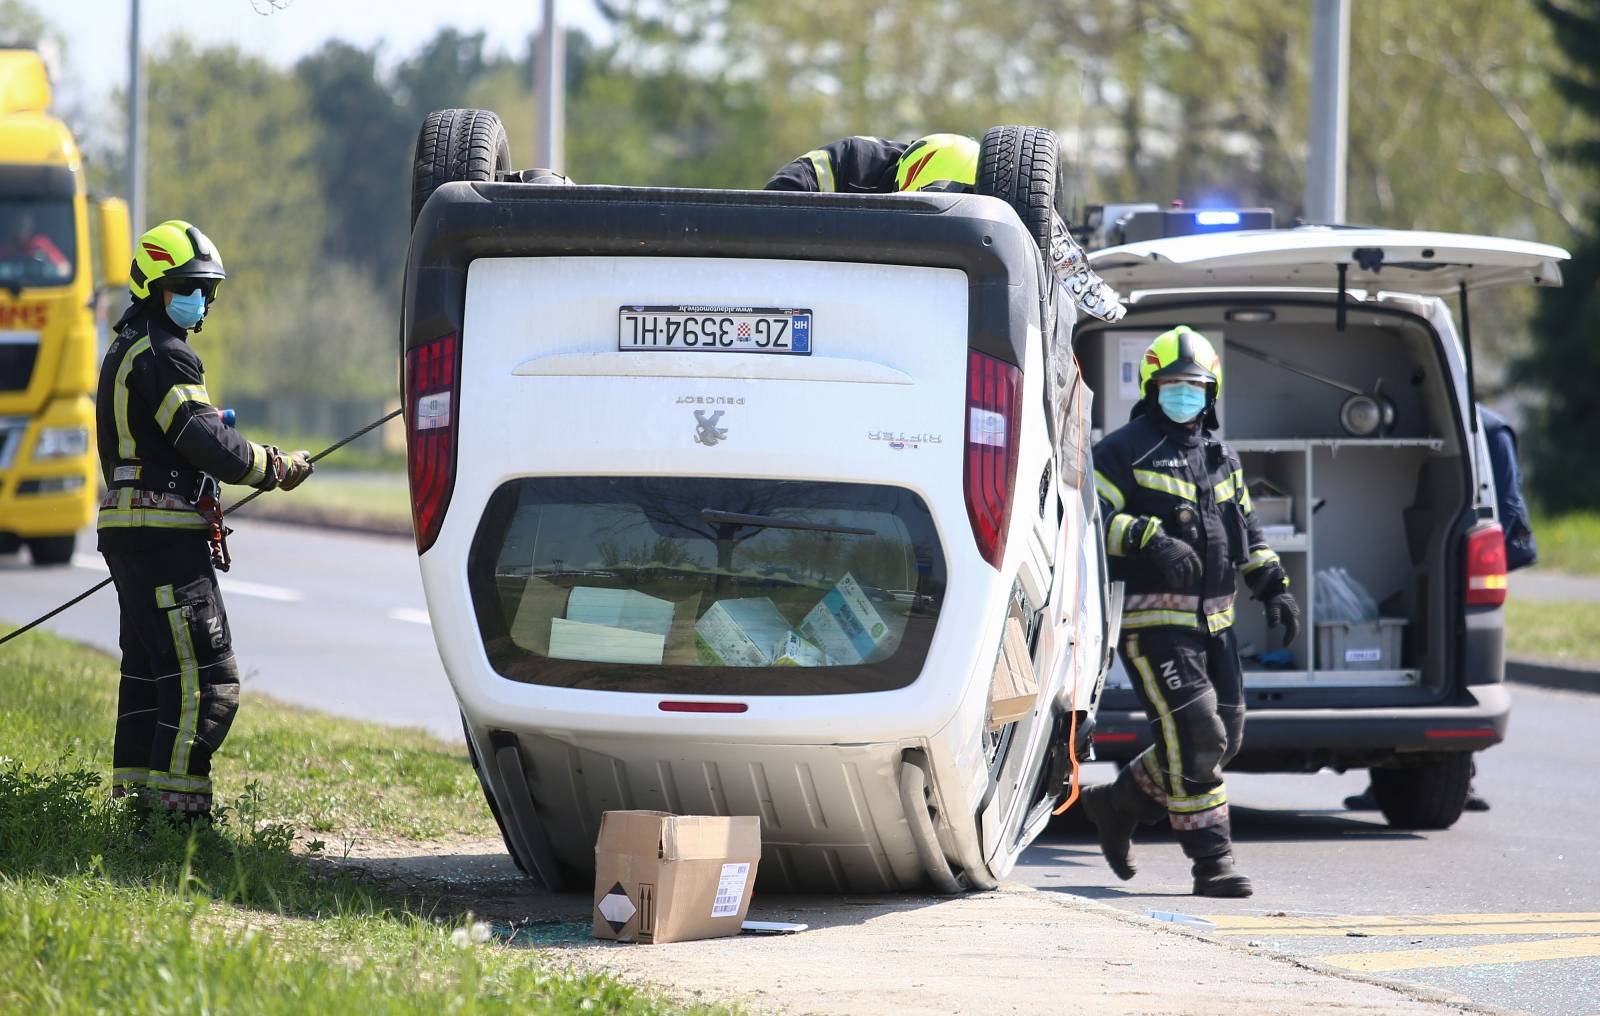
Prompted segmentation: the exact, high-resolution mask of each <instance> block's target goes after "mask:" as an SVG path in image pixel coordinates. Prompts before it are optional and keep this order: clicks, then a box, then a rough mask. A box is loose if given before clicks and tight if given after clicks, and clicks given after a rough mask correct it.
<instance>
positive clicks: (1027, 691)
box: [989, 617, 1039, 730]
mask: <svg viewBox="0 0 1600 1016" xmlns="http://www.w3.org/2000/svg"><path fill="white" fill-rule="evenodd" d="M1038 697H1039V677H1038V675H1037V674H1035V673H1034V670H1033V661H1032V660H1031V659H1029V658H1028V640H1027V639H1026V638H1025V637H1024V636H1023V634H1022V622H1021V621H1019V620H1017V619H1016V618H1014V617H1008V618H1006V631H1005V635H1004V637H1003V638H1001V640H1000V656H999V658H998V659H996V660H995V661H994V674H993V675H992V676H991V677H990V679H989V729H990V730H999V729H1000V728H1001V727H1003V726H1005V725H1006V724H1008V723H1015V722H1016V721H1018V720H1020V719H1022V718H1023V717H1024V716H1027V715H1028V713H1030V712H1032V711H1033V703H1034V700H1035V699H1037V698H1038Z"/></svg>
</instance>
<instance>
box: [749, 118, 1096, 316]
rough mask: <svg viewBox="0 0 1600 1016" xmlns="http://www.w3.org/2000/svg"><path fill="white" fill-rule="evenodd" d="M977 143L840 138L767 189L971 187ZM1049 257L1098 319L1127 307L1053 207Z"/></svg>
mask: <svg viewBox="0 0 1600 1016" xmlns="http://www.w3.org/2000/svg"><path fill="white" fill-rule="evenodd" d="M978 155H979V146H978V143H977V142H976V141H974V140H973V139H972V138H969V137H967V136H966V135H964V134H929V135H926V136H925V137H920V138H918V139H917V140H915V141H913V142H911V143H910V144H901V143H900V142H898V141H885V140H883V139H882V138H869V137H852V138H841V139H840V140H838V141H835V142H834V143H833V144H831V145H824V146H823V147H821V148H817V149H814V150H812V151H809V152H807V153H806V154H804V155H802V156H800V157H799V158H798V159H795V160H794V161H793V162H791V163H789V164H788V165H786V166H784V167H783V168H782V169H780V170H778V172H777V173H776V174H775V175H774V176H773V177H772V179H771V180H769V181H767V188H766V189H767V190H793V191H819V192H833V191H838V192H841V193H847V194H894V193H897V192H899V191H921V190H931V191H957V192H965V191H970V190H972V189H973V188H974V187H975V186H976V185H977V180H978ZM1052 215H1053V219H1054V221H1053V225H1052V229H1051V239H1050V260H1051V261H1052V263H1053V264H1052V267H1053V268H1054V269H1055V272H1056V277H1057V278H1058V279H1060V281H1061V284H1062V285H1063V286H1065V287H1066V290H1067V294H1068V295H1069V296H1070V297H1071V298H1072V302H1073V303H1074V304H1076V305H1077V307H1078V309H1079V310H1081V311H1083V312H1084V313H1085V314H1088V315H1089V316H1090V317H1093V318H1098V319H1099V320H1101V321H1116V320H1119V319H1120V318H1121V317H1122V316H1123V315H1124V314H1125V313H1127V310H1126V308H1124V307H1123V306H1122V299H1121V297H1119V296H1118V295H1117V291H1116V290H1114V289H1112V288H1111V287H1110V286H1108V285H1107V284H1106V283H1105V282H1104V280H1102V279H1101V278H1100V276H1098V275H1096V274H1095V273H1094V272H1093V271H1092V270H1091V269H1090V268H1089V259H1088V255H1086V254H1085V253H1084V252H1083V248H1082V247H1080V246H1078V242H1077V241H1076V240H1074V239H1073V238H1072V234H1071V233H1069V232H1067V224H1066V223H1065V222H1062V221H1061V216H1060V215H1056V214H1054V213H1052Z"/></svg>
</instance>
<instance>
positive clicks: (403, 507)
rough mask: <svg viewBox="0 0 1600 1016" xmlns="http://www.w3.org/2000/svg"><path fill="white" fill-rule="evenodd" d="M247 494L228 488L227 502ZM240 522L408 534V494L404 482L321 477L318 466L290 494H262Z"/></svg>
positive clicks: (409, 512)
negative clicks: (368, 527)
mask: <svg viewBox="0 0 1600 1016" xmlns="http://www.w3.org/2000/svg"><path fill="white" fill-rule="evenodd" d="M248 493H249V490H248V489H246V488H244V487H229V488H228V494H229V498H228V500H229V501H230V503H231V502H232V501H235V500H238V499H239V498H241V497H243V496H245V495H246V494H248ZM239 517H240V518H245V519H248V518H263V519H271V518H297V519H303V520H310V521H317V520H319V519H324V518H325V519H329V520H335V521H342V522H344V523H347V524H360V523H364V522H374V521H375V522H378V523H384V524H387V525H388V526H390V527H399V528H404V529H405V530H406V531H409V530H410V526H411V494H410V491H409V490H408V488H407V487H406V484H405V481H404V479H401V480H399V481H398V482H382V481H380V480H376V479H374V478H372V477H369V476H363V477H360V478H357V477H348V476H341V475H340V474H338V473H324V472H323V471H322V467H321V465H318V466H317V471H316V472H314V473H312V474H311V477H310V478H309V479H308V480H306V481H305V483H303V484H301V485H300V486H298V487H296V488H295V489H294V490H290V491H279V490H273V491H268V492H267V493H265V494H262V495H261V496H260V497H258V498H256V499H255V500H254V501H252V502H250V505H249V506H248V507H247V508H245V509H244V512H243V513H241V515H240V516H239Z"/></svg>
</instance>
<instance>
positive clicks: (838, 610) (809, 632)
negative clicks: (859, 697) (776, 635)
mask: <svg viewBox="0 0 1600 1016" xmlns="http://www.w3.org/2000/svg"><path fill="white" fill-rule="evenodd" d="M888 633H889V626H888V625H887V624H885V623H884V620H883V617H882V615H880V614H879V613H878V611H877V608H875V607H873V605H872V601H871V600H870V599H868V597H867V594H866V591H865V590H863V589H862V588H861V584H860V583H859V582H857V581H856V579H855V576H854V575H850V574H846V575H845V577H844V578H842V579H840V580H839V581H838V583H837V584H836V585H835V586H834V587H833V588H832V589H830V590H828V592H827V594H826V595H824V596H823V597H822V600H821V602H819V603H818V604H817V605H816V606H815V607H812V608H811V612H810V613H809V614H807V615H806V616H805V619H804V620H802V621H801V622H800V634H802V635H804V636H805V637H806V638H808V639H810V640H811V641H812V642H814V643H816V644H817V645H819V646H821V647H822V651H823V652H825V653H827V654H828V660H829V661H830V662H832V663H834V664H839V665H849V664H855V663H860V662H862V661H863V660H866V659H869V658H870V657H871V656H872V654H873V652H874V651H875V650H876V649H877V648H878V643H880V642H881V641H883V638H884V636H886V635H887V634H888Z"/></svg>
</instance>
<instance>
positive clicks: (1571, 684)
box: [1506, 658, 1600, 695]
mask: <svg viewBox="0 0 1600 1016" xmlns="http://www.w3.org/2000/svg"><path fill="white" fill-rule="evenodd" d="M1506 680H1507V681H1511V682H1513V683H1515V684H1531V685H1534V686H1536V687H1539V688H1557V689H1560V690H1561V691H1579V692H1587V693H1589V694H1591V695H1594V694H1600V668H1597V667H1585V666H1581V665H1579V664H1574V663H1552V662H1550V661H1547V660H1534V659H1527V658H1522V659H1509V660H1506Z"/></svg>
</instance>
